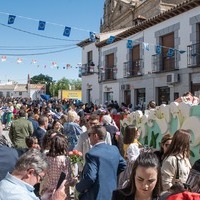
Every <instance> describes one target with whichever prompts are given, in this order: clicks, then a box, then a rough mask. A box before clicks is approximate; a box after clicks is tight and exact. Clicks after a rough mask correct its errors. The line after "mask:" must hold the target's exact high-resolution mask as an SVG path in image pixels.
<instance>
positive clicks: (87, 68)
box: [79, 64, 95, 76]
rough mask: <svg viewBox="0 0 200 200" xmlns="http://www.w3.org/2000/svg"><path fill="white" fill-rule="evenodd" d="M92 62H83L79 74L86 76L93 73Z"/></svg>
mask: <svg viewBox="0 0 200 200" xmlns="http://www.w3.org/2000/svg"><path fill="white" fill-rule="evenodd" d="M94 66H95V65H94V64H83V65H82V66H81V68H80V73H79V76H88V75H91V74H94Z"/></svg>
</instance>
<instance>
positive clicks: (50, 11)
mask: <svg viewBox="0 0 200 200" xmlns="http://www.w3.org/2000/svg"><path fill="white" fill-rule="evenodd" d="M0 2H1V7H0V58H2V56H3V55H5V56H6V57H7V59H6V61H5V62H2V59H0V70H1V73H0V74H1V75H0V80H1V83H4V82H6V81H7V80H8V79H10V80H15V81H17V82H19V83H26V81H27V75H28V74H30V77H33V76H35V75H39V74H40V73H42V74H44V75H48V76H50V77H53V79H54V80H60V79H61V78H63V77H65V78H67V79H77V78H78V68H76V67H77V64H78V63H81V48H80V47H77V46H76V47H77V48H74V49H71V50H67V51H63V52H60V53H54V54H47V55H29V56H20V55H19V54H25V53H26V54H35V53H43V52H51V51H57V50H61V48H57V47H58V46H59V47H60V46H63V47H62V49H64V48H68V49H69V48H72V47H74V45H75V44H77V43H78V42H80V41H82V40H84V39H86V38H88V37H89V31H94V32H96V33H98V32H99V26H100V19H101V17H102V16H103V4H104V0H57V1H56V0H33V1H29V0H18V1H16V0H10V1H8V0H0ZM9 14H10V15H15V16H16V19H15V22H14V24H12V25H10V26H11V27H13V28H16V29H20V30H21V31H18V30H15V29H12V28H9V27H7V25H8V24H7V21H8V15H9ZM39 20H41V21H45V22H46V28H45V30H44V31H39V30H38V23H39ZM54 24H55V25H54ZM5 25H6V26H5ZM60 25H62V26H60ZM64 26H68V27H71V34H70V37H65V36H63V31H64ZM23 31H27V32H30V33H34V34H40V35H44V36H48V37H54V38H59V39H65V40H72V41H64V40H54V39H47V38H43V37H39V36H35V35H32V34H27V33H25V32H23ZM65 45H66V46H65ZM69 45H73V46H69ZM43 47H45V48H46V49H43V50H39V49H40V48H43ZM19 48H26V49H36V50H23V51H22V50H19ZM5 49H6V50H5ZM16 49H18V50H16ZM9 54H18V55H16V56H9ZM18 58H22V62H21V63H17V59H18ZM32 60H36V61H37V62H36V63H35V64H31V62H32ZM52 62H56V63H57V66H59V69H57V67H52ZM66 64H70V65H72V68H70V69H63V67H65V66H66Z"/></svg>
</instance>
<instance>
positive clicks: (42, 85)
mask: <svg viewBox="0 0 200 200" xmlns="http://www.w3.org/2000/svg"><path fill="white" fill-rule="evenodd" d="M29 87H30V89H40V90H41V89H45V87H46V86H45V84H30V85H29Z"/></svg>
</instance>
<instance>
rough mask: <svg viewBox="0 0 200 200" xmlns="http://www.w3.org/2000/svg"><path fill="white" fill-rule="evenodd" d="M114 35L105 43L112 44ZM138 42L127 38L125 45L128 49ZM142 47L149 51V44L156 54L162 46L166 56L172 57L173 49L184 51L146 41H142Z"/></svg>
mask: <svg viewBox="0 0 200 200" xmlns="http://www.w3.org/2000/svg"><path fill="white" fill-rule="evenodd" d="M115 39H116V37H115V36H110V37H109V38H108V39H107V40H106V44H112V43H113V42H114V41H115ZM139 43H140V42H138V41H137V40H127V43H126V47H127V48H128V49H132V48H133V47H134V45H135V44H139ZM142 45H143V48H144V50H146V51H150V46H153V47H154V51H155V53H156V54H162V52H163V48H165V49H166V48H167V49H168V50H167V53H166V55H167V57H173V56H174V53H175V51H178V52H179V53H180V54H183V53H185V52H186V51H185V50H178V49H175V48H171V47H166V46H162V45H153V44H149V43H147V42H142Z"/></svg>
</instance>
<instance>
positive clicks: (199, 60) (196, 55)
mask: <svg viewBox="0 0 200 200" xmlns="http://www.w3.org/2000/svg"><path fill="white" fill-rule="evenodd" d="M187 66H188V67H199V66H200V43H196V44H192V45H189V46H187Z"/></svg>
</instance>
